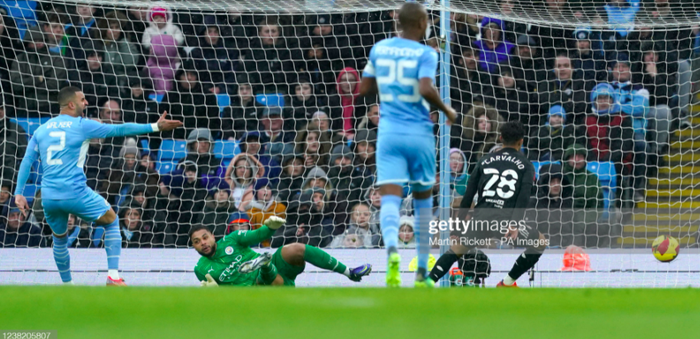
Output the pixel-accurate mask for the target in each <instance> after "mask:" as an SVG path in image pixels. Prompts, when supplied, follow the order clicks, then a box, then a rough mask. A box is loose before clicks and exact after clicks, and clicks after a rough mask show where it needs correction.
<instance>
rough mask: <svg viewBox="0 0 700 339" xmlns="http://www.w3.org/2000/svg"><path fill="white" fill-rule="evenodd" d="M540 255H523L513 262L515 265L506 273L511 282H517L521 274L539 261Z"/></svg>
mask: <svg viewBox="0 0 700 339" xmlns="http://www.w3.org/2000/svg"><path fill="white" fill-rule="evenodd" d="M541 256H542V253H527V252H526V253H523V254H522V255H521V256H519V257H518V259H517V260H515V265H513V268H511V269H510V272H508V276H509V277H511V278H512V279H513V280H518V278H520V276H521V275H523V273H525V272H527V270H529V269H531V268H533V267H535V264H537V262H538V261H539V260H540V257H541Z"/></svg>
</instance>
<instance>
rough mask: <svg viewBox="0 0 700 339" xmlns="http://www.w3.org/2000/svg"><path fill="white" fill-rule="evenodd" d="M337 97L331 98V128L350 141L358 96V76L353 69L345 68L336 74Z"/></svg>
mask: <svg viewBox="0 0 700 339" xmlns="http://www.w3.org/2000/svg"><path fill="white" fill-rule="evenodd" d="M336 89H337V91H338V94H337V95H334V96H331V97H330V101H329V106H330V107H331V128H332V129H333V130H336V131H340V132H339V134H340V135H342V136H344V137H346V138H348V139H352V136H353V134H354V128H355V118H356V114H357V112H356V104H357V102H356V101H357V97H358V95H359V94H360V75H359V73H358V72H357V70H355V69H354V68H350V67H345V68H343V70H342V71H340V74H338V79H337V86H336Z"/></svg>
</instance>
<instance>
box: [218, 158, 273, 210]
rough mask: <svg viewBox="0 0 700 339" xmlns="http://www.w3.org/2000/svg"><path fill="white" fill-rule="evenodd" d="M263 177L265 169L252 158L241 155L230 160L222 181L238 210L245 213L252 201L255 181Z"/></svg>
mask: <svg viewBox="0 0 700 339" xmlns="http://www.w3.org/2000/svg"><path fill="white" fill-rule="evenodd" d="M264 176H265V168H264V167H263V165H262V164H261V163H260V161H258V159H256V158H255V157H253V156H250V155H248V154H245V153H241V154H239V155H236V156H235V157H234V158H233V160H231V163H230V164H229V166H228V168H227V169H226V175H225V177H224V181H226V183H228V185H229V187H231V199H233V201H234V202H235V203H236V208H237V209H238V210H240V211H245V207H246V206H247V204H248V203H249V202H250V201H251V200H253V187H254V185H255V181H256V180H257V179H260V178H263V177H264Z"/></svg>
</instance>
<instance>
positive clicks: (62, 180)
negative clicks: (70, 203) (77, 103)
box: [15, 114, 157, 200]
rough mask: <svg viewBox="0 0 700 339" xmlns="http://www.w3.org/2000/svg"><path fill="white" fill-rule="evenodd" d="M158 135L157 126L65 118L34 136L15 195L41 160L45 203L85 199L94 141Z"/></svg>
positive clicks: (41, 129)
mask: <svg viewBox="0 0 700 339" xmlns="http://www.w3.org/2000/svg"><path fill="white" fill-rule="evenodd" d="M154 131H157V125H155V124H153V125H147V124H121V125H107V124H102V123H99V122H97V121H94V120H90V119H85V118H76V117H71V116H69V115H65V114H61V115H59V116H58V117H56V118H53V119H51V120H49V121H48V122H46V123H45V124H43V125H41V126H40V127H39V128H38V129H37V130H36V132H35V133H34V136H32V138H31V140H30V141H29V145H28V147H27V152H26V154H25V156H24V158H23V159H22V165H21V166H20V171H19V175H18V179H17V189H16V190H15V194H22V193H23V192H24V187H25V184H26V181H27V178H28V176H29V171H30V170H31V166H32V164H33V163H34V162H35V161H36V160H37V159H38V158H41V166H42V169H43V170H44V177H43V180H42V182H41V196H42V198H43V199H52V200H70V199H75V198H77V197H82V196H85V195H86V194H88V193H90V192H91V190H90V188H89V187H88V186H87V184H86V181H87V178H86V177H85V172H84V171H83V166H84V165H85V158H86V156H87V151H88V146H89V143H90V139H96V138H109V137H117V136H125V135H136V134H145V133H150V132H154Z"/></svg>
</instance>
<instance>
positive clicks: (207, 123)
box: [160, 69, 221, 139]
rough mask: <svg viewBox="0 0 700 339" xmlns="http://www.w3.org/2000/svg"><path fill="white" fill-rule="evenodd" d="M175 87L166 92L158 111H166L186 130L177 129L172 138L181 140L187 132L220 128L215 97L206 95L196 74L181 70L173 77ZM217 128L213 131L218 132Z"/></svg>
mask: <svg viewBox="0 0 700 339" xmlns="http://www.w3.org/2000/svg"><path fill="white" fill-rule="evenodd" d="M175 78H176V79H177V87H176V89H175V90H172V91H170V92H168V93H167V94H166V95H165V97H164V98H163V101H162V102H161V106H162V107H161V108H160V111H161V112H163V111H167V112H168V114H169V115H170V118H171V119H176V120H180V121H182V122H183V123H184V125H185V127H186V128H178V129H176V130H175V131H173V133H172V137H173V138H177V139H182V138H184V133H185V131H187V132H188V133H191V132H192V130H193V129H195V128H208V129H209V130H212V129H213V128H214V127H219V126H221V123H220V122H221V121H220V118H219V107H218V106H217V103H216V95H214V94H213V93H206V92H204V90H203V89H202V85H201V83H200V82H199V79H198V78H197V72H195V71H194V70H191V69H181V70H179V71H178V72H177V74H176V75H175ZM218 130H219V128H217V129H216V130H215V131H217V132H218Z"/></svg>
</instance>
